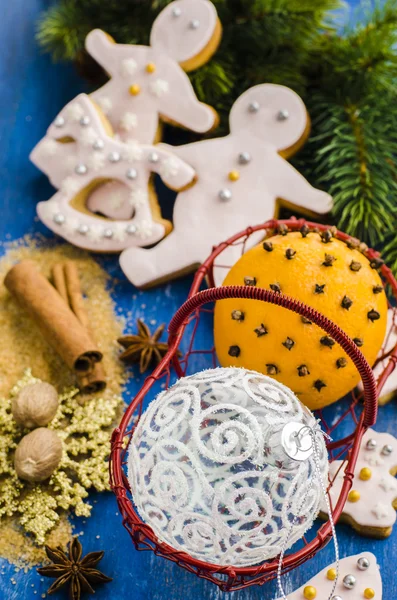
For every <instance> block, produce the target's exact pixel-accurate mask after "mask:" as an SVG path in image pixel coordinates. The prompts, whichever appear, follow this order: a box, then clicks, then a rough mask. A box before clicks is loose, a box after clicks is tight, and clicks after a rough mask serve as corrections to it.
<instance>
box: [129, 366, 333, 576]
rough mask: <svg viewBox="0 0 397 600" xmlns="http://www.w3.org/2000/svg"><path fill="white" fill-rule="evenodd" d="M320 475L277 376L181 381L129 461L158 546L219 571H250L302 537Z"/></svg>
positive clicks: (148, 415)
mask: <svg viewBox="0 0 397 600" xmlns="http://www.w3.org/2000/svg"><path fill="white" fill-rule="evenodd" d="M312 432H315V433H312ZM297 433H298V434H299V436H300V437H299V439H297V438H296V437H295V436H296V434H297ZM313 439H314V441H315V444H313ZM313 446H314V447H315V451H314V452H313ZM298 447H300V448H301V449H300V450H299V449H298ZM318 473H321V476H322V479H323V482H324V484H325V486H327V477H328V458H327V450H326V446H325V442H324V437H323V435H322V434H321V432H320V431H319V430H318V425H317V423H316V420H315V418H314V417H313V415H312V413H311V412H310V411H309V410H308V409H307V408H306V407H305V406H303V404H302V403H301V402H300V401H299V400H298V398H297V397H296V396H295V395H294V394H293V392H292V391H291V390H289V389H288V388H287V387H285V386H284V385H281V384H280V383H278V382H277V381H275V380H274V379H271V378H270V377H266V376H264V375H261V374H260V373H257V372H255V371H247V370H245V369H236V368H218V369H209V370H207V371H203V372H201V373H197V374H195V375H191V376H188V377H184V378H182V379H180V380H179V381H178V382H177V383H176V384H175V385H173V386H172V387H171V388H169V389H168V390H167V391H165V392H162V393H161V394H160V395H159V396H158V397H157V398H156V399H155V400H154V401H153V402H151V404H150V405H149V407H148V409H147V410H146V412H145V413H144V414H143V416H142V417H141V419H140V421H139V423H138V425H137V427H136V429H135V431H134V434H133V436H132V439H131V446H130V452H129V458H128V477H129V482H130V486H131V491H132V497H133V501H134V503H135V505H136V507H137V510H138V512H139V514H140V516H141V518H142V520H143V521H144V522H145V523H147V524H148V525H150V527H151V528H152V529H153V531H154V533H155V535H156V536H157V537H158V539H159V540H160V541H162V542H165V543H167V544H169V545H170V546H172V547H173V548H175V549H177V550H181V551H184V552H187V553H188V554H189V555H190V556H192V557H194V558H196V559H199V560H201V561H204V562H208V563H215V564H218V565H233V566H249V565H255V564H258V563H260V562H262V561H264V560H266V559H270V558H274V557H276V556H277V555H278V554H280V552H281V551H282V550H286V549H287V548H290V547H291V546H292V545H293V544H294V543H295V542H296V541H297V540H298V539H300V538H302V536H303V535H304V534H305V532H306V531H307V530H308V529H309V528H310V527H311V525H312V523H313V521H314V519H315V518H316V516H317V514H318V511H319V504H320V500H321V499H322V494H323V487H322V482H321V480H320V477H319V476H318Z"/></svg>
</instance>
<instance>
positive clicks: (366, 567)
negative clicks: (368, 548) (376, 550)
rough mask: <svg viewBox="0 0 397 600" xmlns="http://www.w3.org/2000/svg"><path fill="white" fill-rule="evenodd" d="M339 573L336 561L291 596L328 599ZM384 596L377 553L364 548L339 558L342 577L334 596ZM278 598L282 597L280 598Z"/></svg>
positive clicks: (291, 599) (359, 599)
mask: <svg viewBox="0 0 397 600" xmlns="http://www.w3.org/2000/svg"><path fill="white" fill-rule="evenodd" d="M336 577H337V569H336V564H334V565H330V566H328V567H326V568H325V569H324V570H323V571H321V572H320V573H318V575H316V576H315V577H313V579H311V580H310V581H309V582H308V583H306V584H305V585H303V586H302V587H301V588H299V590H296V591H295V592H293V593H292V594H288V600H314V599H315V598H316V599H317V600H327V599H329V597H330V593H331V592H332V587H333V582H335V580H336ZM366 598H367V599H368V600H371V599H375V600H382V579H381V576H380V571H379V566H378V564H377V561H376V556H374V555H373V554H371V553H370V552H362V553H361V554H357V555H356V556H347V557H346V558H342V559H341V560H340V561H339V578H338V581H337V584H336V588H335V590H334V594H333V596H332V600H345V599H346V600H365V599H366ZM278 600H282V599H281V598H278Z"/></svg>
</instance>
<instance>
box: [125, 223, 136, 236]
mask: <svg viewBox="0 0 397 600" xmlns="http://www.w3.org/2000/svg"><path fill="white" fill-rule="evenodd" d="M125 230H126V232H127V233H128V235H135V233H136V232H137V230H138V228H137V226H136V225H128V227H126V229H125Z"/></svg>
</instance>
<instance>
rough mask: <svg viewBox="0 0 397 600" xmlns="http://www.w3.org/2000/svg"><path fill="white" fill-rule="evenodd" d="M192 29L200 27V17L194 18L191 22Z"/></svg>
mask: <svg viewBox="0 0 397 600" xmlns="http://www.w3.org/2000/svg"><path fill="white" fill-rule="evenodd" d="M189 27H190V29H198V28H199V27H200V21H199V20H198V19H193V20H192V21H190V23H189Z"/></svg>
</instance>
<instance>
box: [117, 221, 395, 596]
mask: <svg viewBox="0 0 397 600" xmlns="http://www.w3.org/2000/svg"><path fill="white" fill-rule="evenodd" d="M283 225H285V226H287V227H288V229H289V230H290V231H296V230H299V229H300V228H301V227H302V226H303V225H306V226H307V227H308V228H309V230H311V231H313V230H317V231H324V230H326V229H328V227H327V226H325V225H319V224H317V223H310V222H307V221H304V220H302V219H300V220H297V219H294V218H292V219H290V220H284V221H280V220H275V219H273V220H271V221H268V222H266V223H264V224H262V225H258V226H256V227H251V228H249V229H247V230H246V231H244V232H241V233H238V234H236V235H235V236H233V237H232V238H230V239H229V240H227V241H226V242H224V243H222V244H220V245H219V246H217V247H216V248H215V249H214V250H213V252H212V254H211V255H210V256H209V257H208V259H207V260H206V261H205V262H204V263H203V265H202V266H201V267H200V268H199V269H198V271H197V273H196V276H195V279H194V281H193V285H192V287H191V290H190V293H189V297H188V299H187V301H186V302H185V303H184V304H183V305H182V306H181V307H180V309H179V310H178V311H177V313H176V314H175V315H174V317H173V319H172V321H171V323H170V326H169V350H168V352H167V354H166V356H165V357H164V358H163V360H162V361H161V363H160V364H159V365H158V366H157V368H156V369H155V370H154V371H153V373H152V375H150V377H148V378H147V379H146V380H145V382H144V384H143V386H142V387H141V389H140V390H139V392H138V393H137V395H136V396H135V398H134V399H133V401H132V402H131V404H130V406H129V407H128V409H127V410H126V412H125V414H124V416H123V419H122V421H121V423H120V425H119V427H118V428H117V429H115V430H114V432H113V435H112V449H111V457H110V482H111V487H112V489H113V491H114V493H115V495H116V498H117V502H118V505H119V509H120V513H121V515H122V517H123V525H124V527H125V528H126V529H127V531H128V532H129V533H130V535H131V538H132V541H133V543H134V545H135V547H136V549H137V550H152V551H153V552H154V553H155V554H156V555H158V556H162V557H163V558H167V559H168V560H171V561H172V562H175V563H177V564H178V565H179V566H181V567H183V568H184V569H186V570H188V571H190V572H191V573H194V574H195V575H197V576H199V577H202V578H205V579H207V580H209V581H211V582H213V583H215V584H216V585H217V586H219V587H220V588H221V589H222V590H223V591H234V590H239V589H242V588H245V587H247V586H250V585H254V584H259V585H261V584H264V583H265V582H267V581H270V580H271V579H274V578H275V577H276V576H277V568H278V562H279V561H278V558H275V559H273V560H271V561H267V562H264V563H262V564H260V565H256V566H253V567H233V566H221V565H216V564H208V563H206V562H202V561H200V560H197V559H194V558H192V557H191V556H190V555H189V554H187V553H185V552H181V551H178V550H176V549H175V548H172V547H171V546H169V545H167V544H165V543H163V542H160V541H159V540H158V539H157V538H156V536H155V534H154V532H153V531H152V529H151V527H150V526H149V525H147V524H146V523H144V522H143V521H142V520H141V518H140V516H139V514H138V512H137V510H136V508H135V506H134V503H133V499H132V497H131V492H130V488H129V484H128V479H127V476H126V472H125V464H126V453H127V451H128V445H129V442H130V440H131V437H132V435H133V433H134V428H135V426H136V425H137V423H138V421H139V419H140V416H141V414H142V412H143V409H144V407H145V405H146V403H147V402H148V401H150V400H152V399H153V398H154V397H155V396H156V394H157V393H158V391H160V389H164V388H168V387H169V386H170V385H171V384H172V383H173V382H174V381H175V380H176V379H178V378H180V377H183V376H185V375H187V374H189V373H190V372H195V371H199V370H202V369H204V368H212V367H215V366H216V365H217V362H216V354H215V349H214V347H213V346H212V347H211V348H205V349H202V347H200V346H201V344H203V343H204V342H203V340H205V336H203V335H202V334H201V331H200V328H201V327H202V326H204V328H206V333H207V336H208V327H212V323H211V318H212V313H213V306H212V307H208V306H207V305H208V304H209V303H212V305H213V303H214V302H215V301H217V300H221V299H225V298H249V299H253V300H260V301H263V302H269V303H271V304H276V305H278V306H282V307H284V308H286V309H288V310H291V311H294V312H296V313H298V314H299V315H301V316H304V317H307V318H308V319H309V320H310V321H312V322H313V323H315V324H316V325H318V326H319V327H320V328H322V329H323V330H324V331H325V332H326V333H327V334H328V335H330V336H331V337H332V338H333V339H334V340H335V341H336V342H337V343H338V344H339V345H340V346H341V347H342V348H343V349H344V351H345V352H346V353H347V355H348V356H349V357H350V358H351V359H352V361H353V362H354V364H355V366H356V368H357V370H358V371H359V373H360V376H361V379H362V382H363V389H364V391H363V393H362V394H361V395H357V394H355V393H354V392H353V393H352V394H351V395H350V396H349V398H348V400H345V401H344V403H345V404H344V406H345V410H344V411H343V414H342V416H341V417H339V418H338V420H337V421H336V422H333V423H332V425H329V424H328V422H327V414H326V413H327V409H326V410H325V411H318V416H319V417H320V418H321V421H322V427H323V429H324V430H325V431H326V432H327V433H328V434H333V433H334V432H335V430H336V429H338V428H339V427H340V425H341V423H342V421H345V420H347V419H348V418H349V419H350V421H351V428H352V431H351V432H349V433H348V434H347V435H345V436H344V437H342V438H341V439H338V440H335V441H332V442H330V443H328V444H327V447H328V451H329V459H330V461H333V460H336V459H340V458H341V457H343V458H344V460H343V462H342V464H341V469H342V468H345V474H344V481H343V485H342V489H341V492H340V494H339V498H338V499H337V501H336V503H335V504H334V505H333V506H332V516H333V520H334V522H335V523H336V522H337V521H338V519H339V517H340V515H341V513H342V510H343V507H344V504H345V502H346V499H347V496H348V493H349V491H350V489H351V487H352V481H353V475H354V469H355V465H356V461H357V456H358V452H359V448H360V444H361V440H362V437H363V435H364V433H365V431H366V430H367V429H368V428H369V427H371V426H372V425H374V423H375V422H376V417H377V408H378V402H377V398H378V396H379V393H380V391H381V389H382V387H383V385H384V383H385V381H386V379H387V377H388V376H389V375H390V373H391V372H392V371H393V369H394V368H395V365H396V362H397V345H396V347H395V348H394V349H393V351H392V352H391V353H388V355H387V356H388V359H389V360H388V362H387V366H386V368H385V369H384V371H383V372H382V374H381V376H380V377H379V378H378V380H377V381H375V379H374V376H373V372H372V369H371V367H370V366H369V364H368V363H367V362H366V360H365V358H364V356H363V354H362V353H361V351H360V350H359V349H358V347H357V346H356V345H355V344H354V342H353V341H352V340H351V339H350V338H349V337H348V336H347V335H346V334H345V333H344V332H343V331H342V330H341V329H340V328H339V327H338V326H337V325H336V324H334V323H332V322H331V321H330V320H329V319H327V318H326V317H325V316H323V315H321V314H320V313H319V312H317V311H316V310H314V309H312V308H310V307H308V306H306V305H305V304H303V303H301V302H299V301H297V300H294V299H293V298H289V297H287V296H285V295H283V294H280V293H275V292H272V291H270V290H266V289H261V288H257V287H252V286H225V287H214V281H215V280H218V279H219V278H221V275H223V274H224V275H226V270H227V269H229V268H230V267H231V266H232V265H231V264H229V265H228V264H227V259H229V260H230V257H231V256H233V258H235V257H236V254H237V255H238V254H243V253H244V251H245V250H246V249H247V248H249V247H251V246H252V245H254V244H255V243H257V242H258V239H260V238H258V236H260V237H262V238H264V237H266V236H268V235H270V234H273V233H274V232H275V231H276V230H277V229H278V228H279V227H280V226H283ZM334 235H335V237H337V238H339V239H341V240H343V241H348V240H349V239H351V238H350V237H349V236H348V235H346V234H344V233H342V232H339V231H337V232H334ZM225 251H226V252H225ZM365 254H366V256H367V258H368V259H369V260H373V259H376V258H378V257H379V253H377V252H375V251H374V250H367V251H366V252H365ZM225 256H226V263H225V262H224V261H223V260H222V259H223V258H224V257H225ZM222 271H223V273H222ZM380 273H381V276H382V279H383V281H384V283H385V284H388V285H389V286H390V289H391V290H392V293H393V296H394V297H395V298H397V281H396V280H395V278H394V277H393V275H392V273H391V271H390V269H389V268H388V267H386V266H385V265H383V266H382V267H381V269H380ZM205 281H206V282H207V283H208V284H209V286H210V287H209V289H201V288H202V286H203V284H204V283H205ZM210 331H212V329H210ZM181 349H183V350H184V351H183V352H182V355H181V353H180V352H179V351H180V350H181ZM338 472H339V471H338ZM335 477H336V475H335V476H334V478H333V479H332V480H330V481H329V488H328V489H330V488H331V487H332V485H333V481H334V480H335ZM331 537H332V531H331V523H330V522H329V521H327V522H325V523H324V524H323V525H321V527H320V528H319V529H318V531H317V532H316V533H315V534H314V535H312V539H308V538H307V537H305V538H303V541H302V544H301V547H300V548H298V549H297V550H295V551H294V548H293V549H292V551H290V553H289V554H286V555H285V557H284V560H283V569H282V571H283V573H285V572H287V571H289V570H291V569H293V568H296V567H297V566H299V565H300V564H302V563H303V562H305V561H306V560H308V559H309V558H311V557H312V556H314V554H316V553H317V552H318V550H320V549H321V548H322V547H324V546H325V545H326V544H327V543H328V542H329V541H330V539H331Z"/></svg>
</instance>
